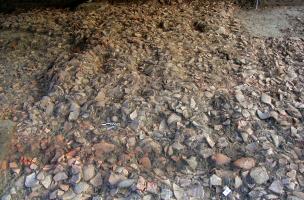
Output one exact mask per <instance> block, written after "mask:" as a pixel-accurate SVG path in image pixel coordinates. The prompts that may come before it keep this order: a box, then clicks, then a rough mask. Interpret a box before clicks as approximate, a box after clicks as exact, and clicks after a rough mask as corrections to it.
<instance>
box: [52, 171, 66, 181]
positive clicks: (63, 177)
mask: <svg viewBox="0 0 304 200" xmlns="http://www.w3.org/2000/svg"><path fill="white" fill-rule="evenodd" d="M67 178H68V176H67V175H66V173H65V172H58V173H57V174H56V175H55V176H54V178H53V179H54V181H56V182H58V181H63V180H66V179H67Z"/></svg>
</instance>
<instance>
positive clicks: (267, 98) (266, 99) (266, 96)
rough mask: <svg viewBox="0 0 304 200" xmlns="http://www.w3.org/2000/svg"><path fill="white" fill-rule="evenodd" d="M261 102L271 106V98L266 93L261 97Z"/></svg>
mask: <svg viewBox="0 0 304 200" xmlns="http://www.w3.org/2000/svg"><path fill="white" fill-rule="evenodd" d="M261 101H262V102H263V103H266V104H268V105H271V97H270V96H269V95H268V94H266V93H262V95H261Z"/></svg>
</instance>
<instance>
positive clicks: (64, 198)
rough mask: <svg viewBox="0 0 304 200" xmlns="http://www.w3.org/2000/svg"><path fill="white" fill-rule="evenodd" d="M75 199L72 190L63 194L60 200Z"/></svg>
mask: <svg viewBox="0 0 304 200" xmlns="http://www.w3.org/2000/svg"><path fill="white" fill-rule="evenodd" d="M75 197H76V194H75V193H74V192H73V191H72V190H69V191H67V192H65V193H64V194H63V195H62V197H61V198H62V200H72V199H75Z"/></svg>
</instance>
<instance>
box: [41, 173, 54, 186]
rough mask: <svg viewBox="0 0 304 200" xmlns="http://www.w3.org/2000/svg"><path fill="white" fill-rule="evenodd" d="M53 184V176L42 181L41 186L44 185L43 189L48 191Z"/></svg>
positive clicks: (48, 176)
mask: <svg viewBox="0 0 304 200" xmlns="http://www.w3.org/2000/svg"><path fill="white" fill-rule="evenodd" d="M51 183H52V175H47V176H46V177H45V178H44V179H43V180H42V181H41V184H42V185H43V187H45V188H46V189H48V188H49V187H50V185H51Z"/></svg>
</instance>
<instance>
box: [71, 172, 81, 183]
mask: <svg viewBox="0 0 304 200" xmlns="http://www.w3.org/2000/svg"><path fill="white" fill-rule="evenodd" d="M80 180H81V173H78V174H73V175H72V177H71V178H70V180H69V182H70V183H71V184H76V183H79V182H80Z"/></svg>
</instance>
